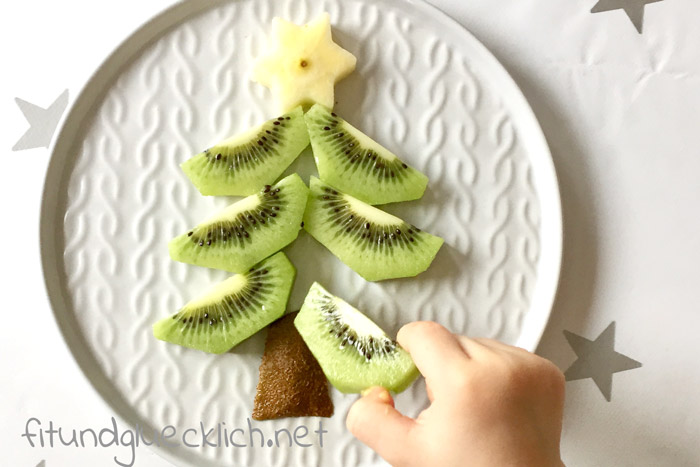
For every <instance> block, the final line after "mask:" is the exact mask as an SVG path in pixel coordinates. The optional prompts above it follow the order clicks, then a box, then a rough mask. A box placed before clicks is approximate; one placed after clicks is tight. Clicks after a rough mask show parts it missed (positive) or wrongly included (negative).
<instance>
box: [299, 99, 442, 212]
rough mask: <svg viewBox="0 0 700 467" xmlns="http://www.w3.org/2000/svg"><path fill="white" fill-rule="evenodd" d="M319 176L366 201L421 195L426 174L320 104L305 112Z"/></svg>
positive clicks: (381, 201)
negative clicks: (410, 165)
mask: <svg viewBox="0 0 700 467" xmlns="http://www.w3.org/2000/svg"><path fill="white" fill-rule="evenodd" d="M304 118H305V119H306V126H307V127H308V129H309V138H310V139H311V147H312V148H313V152H314V158H315V159H316V166H317V167H318V174H319V176H320V177H321V180H323V181H325V182H327V183H330V184H331V185H333V186H335V187H338V188H339V189H340V190H342V191H344V192H346V193H349V194H351V195H352V196H354V197H355V198H357V199H359V200H362V201H364V202H365V203H368V204H385V203H393V202H397V201H408V200H412V199H418V198H420V197H421V196H423V193H424V192H425V188H426V186H427V185H428V177H426V176H425V175H423V174H422V173H420V172H419V171H417V170H416V169H414V168H412V167H409V166H408V164H406V163H405V162H403V161H401V160H400V159H399V158H398V157H397V156H395V155H394V154H392V153H391V152H390V151H389V150H388V149H386V148H384V147H382V146H381V145H379V144H378V143H377V142H375V141H374V140H372V139H371V138H370V137H369V136H367V135H365V134H364V133H362V132H361V131H360V130H358V129H357V128H355V127H353V126H352V125H350V124H349V123H348V122H346V121H345V120H343V119H342V118H340V117H338V116H337V115H336V114H334V113H331V111H330V110H329V109H328V108H326V107H324V106H322V105H321V104H316V105H314V106H313V107H311V109H310V110H309V111H308V112H307V113H306V115H305V117H304Z"/></svg>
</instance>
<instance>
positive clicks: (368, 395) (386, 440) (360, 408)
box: [346, 387, 415, 465]
mask: <svg viewBox="0 0 700 467" xmlns="http://www.w3.org/2000/svg"><path fill="white" fill-rule="evenodd" d="M346 424H347V427H348V430H350V432H351V433H352V434H353V435H354V436H355V437H356V438H357V439H359V440H360V441H362V442H363V443H365V444H366V445H367V446H369V447H370V448H371V449H373V450H374V451H375V452H376V453H377V454H379V455H380V456H382V457H383V458H384V460H386V461H387V462H389V463H390V464H392V465H396V464H400V463H402V462H400V461H401V459H402V458H403V457H404V453H405V451H406V446H410V444H409V443H408V442H407V441H408V440H407V438H408V437H409V434H410V432H411V429H412V428H413V427H414V425H415V421H414V420H413V419H412V418H409V417H406V416H404V415H402V414H401V413H399V411H398V410H396V409H395V408H394V400H393V399H392V397H391V394H389V391H387V390H386V389H384V388H382V387H373V388H370V389H368V390H366V392H363V397H362V398H360V399H358V400H357V401H356V402H355V403H354V404H353V405H352V407H350V411H349V412H348V418H347V420H346Z"/></svg>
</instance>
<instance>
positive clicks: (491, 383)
mask: <svg viewBox="0 0 700 467" xmlns="http://www.w3.org/2000/svg"><path fill="white" fill-rule="evenodd" d="M398 341H399V343H400V344H401V346H403V348H404V349H406V350H407V351H408V352H410V354H411V357H413V360H414V362H415V363H416V366H417V367H418V369H419V370H420V372H421V373H422V374H423V376H425V381H426V386H427V390H428V398H429V399H430V402H431V404H430V407H428V408H427V409H426V410H424V411H423V412H421V414H420V415H419V416H418V418H416V419H415V420H414V419H412V418H408V417H406V416H404V415H401V414H400V413H399V412H398V411H397V410H396V409H395V408H394V401H393V399H392V398H391V395H390V394H389V393H388V392H387V391H386V390H385V389H383V388H372V389H371V390H369V391H368V392H367V393H366V394H365V396H364V397H362V398H361V399H359V400H358V401H357V402H355V404H354V405H353V406H352V408H351V409H350V412H349V413H348V419H347V425H348V429H349V430H350V431H351V432H352V434H354V435H355V436H356V437H357V438H358V439H359V440H360V441H362V442H363V443H365V444H366V445H368V446H369V447H370V448H372V449H374V450H375V451H376V452H377V453H378V454H379V455H380V456H382V457H383V458H384V459H386V460H387V461H388V462H389V463H391V464H392V465H395V466H401V467H404V466H421V467H425V466H440V467H451V466H455V467H456V466H460V467H461V466H474V467H480V466H489V467H491V466H499V467H501V466H519V467H520V466H527V467H529V466H536V467H549V466H561V465H563V464H562V462H561V458H560V455H559V438H560V435H561V422H562V409H563V404H564V376H563V375H562V373H561V372H560V371H559V370H558V369H557V368H556V367H555V366H554V364H552V363H551V362H550V361H548V360H545V359H544V358H540V357H538V356H536V355H534V354H532V353H530V352H528V351H526V350H523V349H519V348H517V347H511V346H509V345H506V344H502V343H500V342H498V341H494V340H489V339H468V338H466V337H463V336H456V335H454V334H452V333H450V332H449V331H448V330H447V329H445V328H444V327H442V326H440V325H439V324H437V323H432V322H417V323H410V324H407V325H406V326H404V327H403V328H402V329H401V330H400V331H399V334H398Z"/></svg>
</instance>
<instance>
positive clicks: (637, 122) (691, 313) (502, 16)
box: [0, 0, 700, 467]
mask: <svg viewBox="0 0 700 467" xmlns="http://www.w3.org/2000/svg"><path fill="white" fill-rule="evenodd" d="M397 1H398V0H397ZM640 2H641V0H640ZM171 3H172V2H171V1H170V0H149V1H143V0H142V1H139V2H136V1H133V0H130V1H126V2H94V1H86V0H64V1H62V2H50V1H47V0H43V1H40V2H11V3H8V4H7V5H5V6H4V12H3V15H2V16H1V19H0V25H1V27H0V37H1V38H2V40H0V47H2V57H3V73H2V86H1V88H0V92H1V93H2V102H3V105H2V106H0V112H1V113H0V118H1V119H2V123H3V125H2V128H3V131H1V132H0V153H1V154H2V156H3V167H4V169H3V171H2V175H0V203H1V205H2V209H1V211H0V212H2V214H3V216H4V221H3V226H2V229H0V240H1V241H2V245H4V246H5V253H4V255H3V259H2V266H3V267H2V268H0V277H1V281H0V283H2V284H3V287H2V291H3V294H2V295H3V298H4V300H5V302H4V303H5V306H4V307H3V308H4V310H3V319H2V321H0V323H1V324H0V355H2V358H1V359H0V375H2V376H1V381H2V384H1V385H0V400H1V401H2V403H1V404H0V420H1V422H0V440H1V442H0V445H1V446H2V449H0V465H8V466H9V465H12V466H20V467H21V466H30V467H34V466H35V465H37V464H39V463H40V461H42V460H45V465H46V466H47V467H55V466H75V465H91V466H93V465H115V464H114V462H113V457H114V456H115V455H116V456H117V457H119V458H120V460H122V461H125V460H126V461H128V460H129V459H130V453H129V450H128V449H127V448H122V447H119V448H114V449H89V448H85V449H83V448H65V447H62V448H53V449H51V448H39V447H35V448H32V447H31V446H29V444H28V443H27V440H26V439H25V438H21V437H20V435H21V433H22V432H23V431H24V426H25V423H26V422H27V420H28V419H29V418H31V417H37V418H39V419H40V420H41V421H42V424H43V425H44V427H45V428H48V426H47V425H48V423H49V421H54V422H55V423H56V424H57V425H61V426H66V427H75V428H88V427H95V428H102V427H105V426H107V425H108V424H109V423H110V422H109V420H110V417H111V416H112V414H111V413H110V412H109V410H108V409H107V408H106V407H105V405H104V403H103V402H102V401H101V400H100V399H99V397H98V396H97V395H96V393H95V392H94V391H93V389H92V388H91V387H90V385H89V384H88V382H87V380H86V379H85V377H84V376H83V375H82V373H81V372H80V370H79V368H78V367H77V365H76V363H75V362H74V360H73V358H72V356H71V355H70V353H69V352H68V350H67V347H66V346H65V344H64V343H63V340H62V337H61V335H60V333H59V332H58V329H57V327H56V324H55V322H54V319H53V316H52V311H51V309H50V308H49V305H48V301H47V299H46V297H45V294H44V287H43V284H42V275H41V268H40V260H39V249H38V235H37V232H38V229H37V220H38V213H39V205H40V198H41V190H42V184H43V177H44V171H45V168H46V164H47V161H48V151H47V150H46V149H32V150H28V151H23V152H12V151H11V150H10V148H12V147H13V145H14V144H15V143H16V141H17V140H18V139H19V137H20V136H21V135H22V134H23V133H24V131H25V130H26V129H27V124H26V122H25V121H24V120H23V118H22V117H21V114H20V113H19V109H18V108H17V107H16V106H15V104H14V102H13V99H14V98H15V97H21V98H23V99H26V100H28V101H30V102H33V103H36V104H37V105H41V106H43V107H47V106H48V105H49V104H51V102H53V100H54V99H55V98H56V97H57V96H58V95H59V94H60V93H61V92H62V91H64V89H69V90H70V92H71V99H72V98H74V97H75V94H76V93H77V92H78V91H79V89H80V88H81V86H82V84H83V83H84V82H85V81H86V80H87V79H88V77H89V75H90V73H91V72H92V71H93V70H94V69H95V68H96V67H97V66H98V65H99V63H100V62H101V61H102V60H103V59H104V57H105V56H106V55H107V54H108V53H109V52H110V51H111V50H112V49H113V48H114V47H115V46H116V45H117V44H118V43H119V42H120V41H121V40H122V39H123V38H125V37H126V36H127V35H128V34H129V33H130V32H131V31H132V30H134V29H135V28H136V27H137V26H139V25H140V24H141V23H142V22H143V21H144V20H146V19H148V18H149V17H151V16H152V15H154V14H155V13H157V12H158V11H160V10H161V9H163V8H164V7H166V6H168V5H169V4H171ZM596 3H597V1H596V0H588V1H583V0H575V1H569V2H562V1H560V0H520V1H517V2H515V1H505V0H488V1H486V0H472V1H469V2H464V1H460V0H434V4H435V5H436V6H438V7H440V8H441V9H443V10H444V11H446V12H447V13H449V14H450V15H451V16H453V17H454V18H456V19H457V20H458V21H459V22H461V23H462V24H463V25H465V26H466V27H467V28H468V29H469V30H470V31H472V33H474V35H476V37H477V38H479V39H480V40H481V41H483V42H484V44H485V45H486V46H487V47H488V48H489V49H490V50H491V51H492V52H493V53H494V54H495V55H496V56H497V57H498V58H499V59H500V60H501V61H502V63H503V64H504V65H505V66H506V68H507V69H508V70H509V71H510V72H511V73H512V74H513V76H514V78H515V80H516V81H517V82H518V84H519V85H520V86H521V88H522V89H523V91H524V93H525V95H526V97H527V98H528V100H529V101H530V104H531V105H532V107H533V108H534V110H535V113H536V114H537V117H538V118H539V121H540V123H541V125H542V127H543V129H544V131H545V134H546V136H547V139H548V141H549V144H550V146H551V149H552V152H553V157H554V161H555V164H556V168H557V172H558V175H559V177H560V185H561V192H562V198H563V209H564V222H565V236H566V239H565V251H564V262H563V270H562V279H561V285H560V291H559V295H558V299H557V301H556V304H555V308H554V311H553V314H552V318H551V320H550V323H549V326H548V327H547V331H546V332H545V335H544V338H543V341H542V344H541V346H540V348H539V353H540V354H542V355H543V356H545V357H548V358H550V359H552V360H553V361H554V362H555V363H556V364H557V365H559V366H560V368H562V370H566V369H567V368H568V367H569V366H570V365H571V364H572V363H573V362H574V361H575V360H576V354H575V353H574V351H573V350H572V348H571V347H570V345H569V344H568V342H567V340H566V338H565V336H564V331H565V330H566V331H569V332H571V333H574V334H576V335H580V336H583V337H585V338H588V339H590V340H594V339H595V338H596V337H598V335H599V334H600V333H601V332H602V331H603V330H604V329H606V328H607V327H608V326H609V325H610V323H611V322H613V321H614V322H616V328H615V350H616V351H617V352H620V353H622V354H624V355H627V356H628V357H630V358H632V359H634V360H637V361H639V362H641V363H642V365H643V366H642V367H641V368H638V369H634V370H630V371H625V372H619V373H616V374H615V375H614V376H613V384H612V393H611V400H610V401H607V400H606V399H605V397H603V395H602V393H601V392H600V391H599V390H598V388H597V387H596V385H595V384H594V382H593V381H592V380H591V379H586V380H580V381H570V382H569V383H568V384H567V403H566V413H565V422H564V436H563V442H562V451H563V457H564V460H565V462H566V463H567V464H568V465H571V466H627V465H629V466H662V465H663V466H697V465H700V448H699V447H698V441H700V396H699V395H698V391H699V388H700V364H699V363H698V358H697V354H698V353H699V352H700V342H699V341H698V329H700V271H699V269H698V264H700V210H699V209H698V206H700V149H699V148H700V127H699V126H698V123H699V122H700V28H699V27H698V18H699V17H700V3H698V2H697V1H691V0H664V1H661V2H656V3H651V4H649V5H648V6H647V7H646V17H645V23H644V33H643V34H642V35H640V34H639V33H638V32H637V31H636V30H635V28H634V26H633V25H632V23H631V21H630V19H628V17H627V16H626V15H625V13H624V12H623V11H622V10H614V11H609V12H603V13H597V14H591V13H590V10H591V8H592V7H593V6H594V5H595V4H596ZM605 3H613V0H606V1H605ZM620 3H622V2H620ZM627 3H628V4H631V2H627ZM8 10H9V11H8ZM598 370H600V368H599V369H598ZM136 460H137V462H136V465H139V466H154V467H158V466H166V465H169V464H168V463H166V462H165V461H163V460H161V459H160V458H159V457H157V456H156V455H154V454H153V453H151V452H150V451H149V450H148V449H147V448H143V447H141V448H139V449H138V450H137V452H136Z"/></svg>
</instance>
